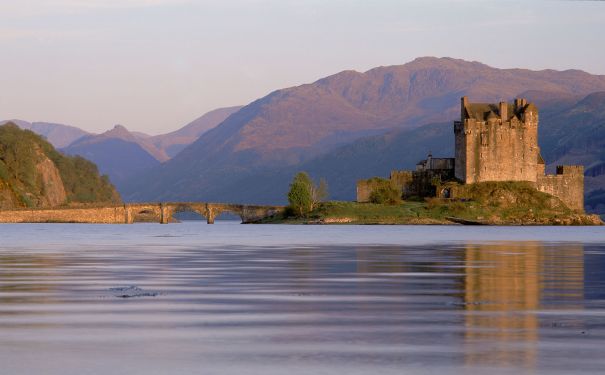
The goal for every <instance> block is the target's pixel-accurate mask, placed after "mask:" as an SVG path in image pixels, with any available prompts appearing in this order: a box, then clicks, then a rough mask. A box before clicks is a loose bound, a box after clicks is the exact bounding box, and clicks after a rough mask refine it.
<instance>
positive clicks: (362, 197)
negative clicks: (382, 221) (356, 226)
mask: <svg viewBox="0 0 605 375" xmlns="http://www.w3.org/2000/svg"><path fill="white" fill-rule="evenodd" d="M380 185H381V183H380V181H379V180H376V179H372V178H370V179H368V180H358V181H357V202H359V203H368V202H369V201H370V195H372V192H373V191H374V190H376V189H378V187H379V186H380Z"/></svg>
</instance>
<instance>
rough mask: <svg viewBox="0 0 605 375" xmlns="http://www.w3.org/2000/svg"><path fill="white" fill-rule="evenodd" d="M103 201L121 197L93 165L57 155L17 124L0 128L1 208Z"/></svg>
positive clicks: (38, 138)
mask: <svg viewBox="0 0 605 375" xmlns="http://www.w3.org/2000/svg"><path fill="white" fill-rule="evenodd" d="M100 202H103V203H118V202H120V196H119V194H118V193H117V192H116V190H115V188H114V187H113V186H112V185H111V183H110V182H109V180H108V178H107V177H106V176H100V175H99V172H98V170H97V167H96V166H95V165H94V164H93V163H91V162H89V161H87V160H85V159H83V158H80V157H68V156H65V155H63V154H61V153H59V152H57V151H56V149H55V148H54V147H53V146H52V145H51V144H50V143H49V142H47V141H45V140H44V139H43V138H42V137H41V136H39V135H37V134H35V133H33V132H32V131H29V130H22V129H19V127H18V126H17V125H16V124H14V123H7V124H5V125H3V126H0V209H11V208H17V207H37V208H43V207H56V206H60V205H64V204H69V203H100Z"/></svg>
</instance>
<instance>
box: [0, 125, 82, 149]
mask: <svg viewBox="0 0 605 375" xmlns="http://www.w3.org/2000/svg"><path fill="white" fill-rule="evenodd" d="M8 122H11V123H13V124H16V125H17V126H19V127H20V128H21V129H26V130H31V131H33V132H34V133H36V134H39V135H41V136H43V137H44V138H46V140H47V141H49V142H50V143H51V144H52V145H53V146H55V147H56V148H63V147H66V146H68V145H69V144H70V143H72V142H73V141H75V140H76V139H79V138H81V137H83V136H85V135H89V134H90V133H88V132H85V131H84V130H82V129H79V128H76V127H75V126H69V125H62V124H53V123H50V122H31V123H30V122H27V121H23V120H8V121H0V125H4V124H6V123H8Z"/></svg>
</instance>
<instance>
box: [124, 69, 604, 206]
mask: <svg viewBox="0 0 605 375" xmlns="http://www.w3.org/2000/svg"><path fill="white" fill-rule="evenodd" d="M602 90H605V76H595V75H590V74H588V73H585V72H582V71H578V70H568V71H562V72H561V71H554V70H543V71H531V70H525V69H497V68H492V67H489V66H487V65H484V64H481V63H478V62H468V61H463V60H456V59H451V58H432V57H426V58H419V59H416V60H414V61H412V62H410V63H407V64H404V65H399V66H388V67H378V68H375V69H372V70H369V71H367V72H365V73H358V72H354V71H345V72H341V73H338V74H335V75H333V76H329V77H326V78H323V79H320V80H318V81H316V82H314V83H311V84H306V85H302V86H298V87H292V88H288V89H283V90H278V91H275V92H272V93H270V94H269V95H267V96H265V97H263V98H261V99H258V100H256V101H254V102H252V103H250V104H249V105H247V106H245V107H243V108H242V109H240V110H239V111H237V112H235V113H234V114H232V115H231V116H229V117H228V118H227V119H226V120H225V121H223V122H222V123H221V124H220V125H219V126H217V127H216V128H214V129H212V130H210V131H208V132H206V133H204V134H203V135H202V136H201V137H200V138H199V139H198V140H197V141H196V142H194V143H193V144H191V145H190V146H188V147H187V148H185V149H184V150H183V151H182V152H180V153H179V154H178V155H176V156H175V157H174V158H173V159H171V160H169V161H168V162H166V163H164V164H162V165H160V166H156V167H154V168H153V169H152V170H150V171H149V172H148V173H146V174H144V175H143V176H138V177H137V178H136V180H133V179H131V180H130V181H128V182H127V183H126V184H125V188H124V193H125V196H126V197H127V199H130V200H172V199H185V200H189V199H196V200H227V198H229V199H228V200H230V201H244V200H249V199H248V198H249V197H248V196H249V195H250V194H249V193H248V191H251V190H250V189H251V186H256V185H260V186H261V187H262V186H264V187H265V189H267V190H271V189H273V188H274V187H273V186H270V184H271V182H270V181H269V180H264V178H265V177H266V176H269V175H273V174H275V173H277V172H276V171H283V170H287V169H288V168H289V167H293V168H301V167H303V166H305V165H306V163H309V162H312V160H314V159H317V158H320V157H321V156H322V155H324V154H327V153H330V152H331V151H333V150H335V149H337V148H338V147H340V146H343V145H345V144H348V143H351V142H354V141H355V140H357V139H360V138H365V137H369V136H376V135H380V134H387V133H390V132H393V131H395V132H396V131H407V130H413V129H416V128H418V127H419V126H421V125H423V124H428V123H439V122H443V121H447V122H450V121H452V120H454V119H456V118H458V117H459V111H460V97H461V96H464V95H467V96H469V98H470V100H471V101H481V102H498V101H500V100H510V99H512V98H514V97H516V96H517V95H519V94H522V93H526V94H530V95H529V96H531V95H532V94H533V95H534V96H536V97H540V98H542V99H543V100H544V101H545V102H550V103H554V104H553V105H554V106H555V108H556V109H560V106H561V105H562V103H565V105H568V106H570V105H573V102H574V101H575V100H577V98H579V97H582V96H586V95H588V94H590V93H592V92H595V91H602ZM402 134H403V133H402ZM407 136H410V135H407ZM411 144H414V142H413V140H412V141H411ZM433 152H434V153H435V154H439V153H440V150H437V149H434V150H433ZM331 160H332V159H328V160H325V161H324V163H327V162H329V161H331ZM326 165H327V164H326ZM330 165H332V164H330ZM341 167H343V166H341ZM334 168H336V169H338V166H334ZM284 173H285V172H284ZM332 173H336V171H333V172H332ZM360 177H361V176H360ZM251 181H256V183H254V184H253V183H252V182H251ZM244 182H245V183H244ZM261 195H263V196H265V197H267V199H270V200H266V201H265V200H263V201H264V202H266V203H270V202H276V201H281V200H282V199H283V198H282V196H274V195H271V194H261ZM255 196H256V195H255ZM257 197H258V196H257ZM244 198H246V199H244ZM254 200H255V201H258V198H257V199H254Z"/></svg>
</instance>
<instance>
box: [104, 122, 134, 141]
mask: <svg viewBox="0 0 605 375" xmlns="http://www.w3.org/2000/svg"><path fill="white" fill-rule="evenodd" d="M102 135H105V136H109V137H119V138H122V137H131V136H132V134H131V133H130V132H129V131H128V129H126V128H125V127H124V126H122V125H119V124H118V125H115V126H114V127H113V129H111V130H108V131H106V132H105V133H103V134H102Z"/></svg>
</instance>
